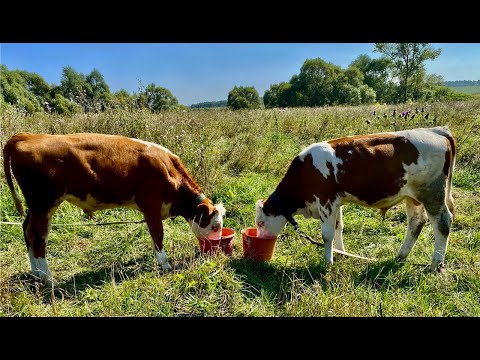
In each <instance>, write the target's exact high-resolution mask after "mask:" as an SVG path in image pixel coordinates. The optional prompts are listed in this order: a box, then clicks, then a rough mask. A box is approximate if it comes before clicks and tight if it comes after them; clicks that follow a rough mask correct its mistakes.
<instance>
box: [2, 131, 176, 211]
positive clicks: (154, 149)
mask: <svg viewBox="0 0 480 360" xmlns="http://www.w3.org/2000/svg"><path fill="white" fill-rule="evenodd" d="M18 136H20V137H21V138H20V139H19V140H18V141H17V142H16V143H15V145H14V149H13V151H12V153H11V166H12V171H13V173H14V175H15V177H16V179H17V181H18V183H19V184H20V187H21V188H22V191H23V192H24V194H25V195H26V198H27V201H28V198H30V199H34V200H35V199H37V200H36V201H34V202H37V203H44V202H47V203H49V202H51V200H49V201H47V198H48V199H53V198H54V199H56V200H58V199H59V198H61V197H62V196H65V199H67V200H70V199H80V200H79V201H77V202H78V203H80V202H81V201H87V200H89V199H92V198H93V199H95V201H97V202H98V203H102V204H122V203H124V202H128V201H131V200H132V199H133V197H134V196H135V193H136V192H137V191H138V189H139V188H141V187H144V186H146V185H148V184H150V183H154V182H155V181H156V182H157V184H158V183H159V182H160V181H162V180H165V176H166V174H168V170H167V168H168V166H171V165H172V161H171V157H175V155H173V154H172V153H171V152H170V151H168V150H167V149H165V148H162V147H161V146H158V145H156V144H153V143H148V142H144V141H141V140H136V139H130V138H127V137H123V136H117V135H104V134H91V133H79V134H68V135H48V134H18ZM162 185H163V186H166V184H162ZM74 203H75V202H74Z"/></svg>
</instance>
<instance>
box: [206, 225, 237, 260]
mask: <svg viewBox="0 0 480 360" xmlns="http://www.w3.org/2000/svg"><path fill="white" fill-rule="evenodd" d="M234 236H235V231H234V230H233V229H229V228H225V227H224V228H222V237H221V238H220V239H216V240H210V239H207V238H198V243H199V244H200V250H201V251H202V252H203V253H207V254H210V253H212V252H215V251H218V250H219V249H222V251H223V252H224V253H225V254H227V255H231V254H232V250H233V238H234Z"/></svg>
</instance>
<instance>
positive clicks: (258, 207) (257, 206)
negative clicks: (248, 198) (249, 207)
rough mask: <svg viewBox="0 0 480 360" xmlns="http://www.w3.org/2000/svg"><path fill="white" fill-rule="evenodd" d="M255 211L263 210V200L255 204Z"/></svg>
mask: <svg viewBox="0 0 480 360" xmlns="http://www.w3.org/2000/svg"><path fill="white" fill-rule="evenodd" d="M255 207H256V208H257V209H262V208H263V200H257V204H256V205H255Z"/></svg>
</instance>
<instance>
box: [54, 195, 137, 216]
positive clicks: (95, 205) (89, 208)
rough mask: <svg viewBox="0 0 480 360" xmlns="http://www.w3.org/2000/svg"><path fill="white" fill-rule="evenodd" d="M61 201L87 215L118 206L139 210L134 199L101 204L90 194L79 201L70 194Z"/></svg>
mask: <svg viewBox="0 0 480 360" xmlns="http://www.w3.org/2000/svg"><path fill="white" fill-rule="evenodd" d="M61 200H62V201H63V200H66V201H68V202H69V203H71V204H73V205H75V206H78V207H79V208H81V209H83V211H85V212H86V213H87V214H91V213H92V212H94V211H98V210H105V209H112V208H116V207H119V206H122V207H129V208H132V209H136V210H139V208H138V205H137V204H136V203H135V199H134V197H132V198H131V199H129V200H127V201H124V202H119V203H102V202H100V201H98V200H97V199H95V198H94V197H93V196H92V195H91V194H87V196H86V198H85V199H80V198H78V197H76V196H74V195H72V194H65V195H64V196H63V197H62V199H61Z"/></svg>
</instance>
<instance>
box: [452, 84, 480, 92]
mask: <svg viewBox="0 0 480 360" xmlns="http://www.w3.org/2000/svg"><path fill="white" fill-rule="evenodd" d="M449 87H450V89H452V90H454V91H457V92H461V93H464V94H480V86H479V85H475V86H449Z"/></svg>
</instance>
